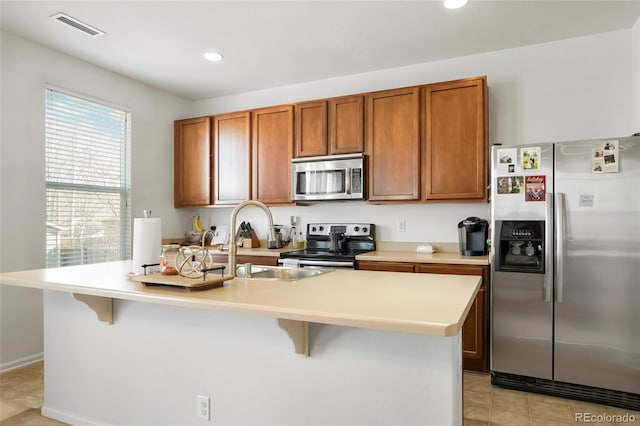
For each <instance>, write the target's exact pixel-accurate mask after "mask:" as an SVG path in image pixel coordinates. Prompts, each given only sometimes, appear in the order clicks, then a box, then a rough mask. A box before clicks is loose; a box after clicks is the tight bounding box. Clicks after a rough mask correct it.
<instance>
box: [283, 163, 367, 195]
mask: <svg viewBox="0 0 640 426" xmlns="http://www.w3.org/2000/svg"><path fill="white" fill-rule="evenodd" d="M364 172H365V161H364V155H363V154H344V155H331V156H323V157H306V158H294V159H293V160H291V198H292V199H293V200H294V201H321V200H329V201H330V200H363V199H364V187H365V183H366V181H365V173H364Z"/></svg>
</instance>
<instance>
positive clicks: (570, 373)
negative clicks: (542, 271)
mask: <svg viewBox="0 0 640 426" xmlns="http://www.w3.org/2000/svg"><path fill="white" fill-rule="evenodd" d="M613 140H617V141H618V148H617V149H616V150H614V151H615V152H613V151H612V150H605V149H604V148H605V146H606V144H607V142H611V141H613ZM611 145H612V144H610V146H611ZM613 154H615V156H614V157H609V160H608V163H606V165H611V164H612V162H611V161H615V162H618V167H619V172H618V173H594V170H595V169H596V168H597V165H599V164H605V163H604V161H603V160H606V156H607V155H613ZM603 156H604V157H605V158H604V159H603ZM555 161H556V168H555V190H556V195H555V198H556V203H555V205H556V212H555V215H556V218H557V220H556V229H555V232H556V244H557V247H556V250H557V253H556V277H555V293H556V294H555V298H556V303H555V308H554V309H555V344H554V380H557V381H562V382H568V383H577V384H581V385H587V386H595V387H599V388H605V389H612V390H619V391H626V392H631V393H636V394H640V306H639V304H640V279H639V277H640V137H635V138H614V139H610V140H597V141H581V142H563V143H558V144H556V152H555ZM600 170H602V167H601V168H600ZM600 170H597V171H598V172H600Z"/></svg>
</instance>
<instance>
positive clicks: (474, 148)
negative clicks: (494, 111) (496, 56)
mask: <svg viewBox="0 0 640 426" xmlns="http://www.w3.org/2000/svg"><path fill="white" fill-rule="evenodd" d="M423 101H424V106H423V111H425V126H424V127H425V128H424V140H425V146H426V150H425V151H426V152H425V186H424V187H425V191H424V195H423V198H424V199H426V200H451V201H456V200H478V201H482V200H487V197H488V192H487V184H488V182H487V179H488V177H487V176H488V142H487V79H486V77H476V78H469V79H463V80H455V81H450V82H444V83H436V84H429V85H426V86H424V87H423Z"/></svg>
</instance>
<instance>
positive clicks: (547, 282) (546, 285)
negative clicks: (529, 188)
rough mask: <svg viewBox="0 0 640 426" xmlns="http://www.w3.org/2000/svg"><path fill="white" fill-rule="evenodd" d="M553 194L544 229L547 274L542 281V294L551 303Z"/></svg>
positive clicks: (548, 199)
mask: <svg viewBox="0 0 640 426" xmlns="http://www.w3.org/2000/svg"><path fill="white" fill-rule="evenodd" d="M552 223H553V194H551V193H547V205H546V208H545V228H544V241H545V248H544V250H545V254H544V264H545V273H544V280H543V281H542V293H543V299H544V301H545V302H551V291H552V290H553V250H552V248H551V244H552V243H551V242H552V241H553V227H552V226H551V224H552Z"/></svg>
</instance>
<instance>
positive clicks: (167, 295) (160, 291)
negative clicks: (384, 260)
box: [0, 261, 481, 336]
mask: <svg viewBox="0 0 640 426" xmlns="http://www.w3.org/2000/svg"><path fill="white" fill-rule="evenodd" d="M130 269H131V262H130V261H122V262H110V263H100V264H94V265H82V266H72V267H63V268H52V269H38V270H32V271H21V272H7V273H2V274H0V283H1V284H5V285H16V286H21V287H32V288H40V289H45V290H57V291H64V292H71V293H77V294H86V295H93V296H102V297H107V298H114V299H124V300H134V301H140V302H148V303H158V304H166V305H175V306H183V307H190V308H198V309H213V310H224V311H232V312H238V313H246V314H254V315H261V316H269V317H274V318H282V319H289V320H297V321H307V322H315V323H322V324H334V325H343V326H353V327H361V328H372V329H381V330H392V331H403V332H411V333H421V334H429V335H435V336H455V335H457V333H458V332H459V331H460V329H461V327H462V324H463V322H464V320H465V318H466V315H467V313H468V311H469V309H470V307H471V305H472V303H473V300H474V298H475V296H476V293H477V291H478V289H479V287H480V282H481V277H476V276H460V275H439V274H406V273H396V272H373V271H354V270H335V271H332V272H329V273H327V274H322V275H318V276H314V277H310V278H305V279H303V280H299V281H272V280H266V279H243V278H236V279H233V280H231V281H227V282H225V285H224V286H223V287H220V288H215V289H210V290H203V291H191V292H190V291H187V290H184V289H182V288H172V287H163V286H158V287H155V286H152V287H145V286H143V285H142V284H140V283H136V282H133V281H131V280H129V279H127V277H126V274H127V272H129V270H130Z"/></svg>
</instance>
